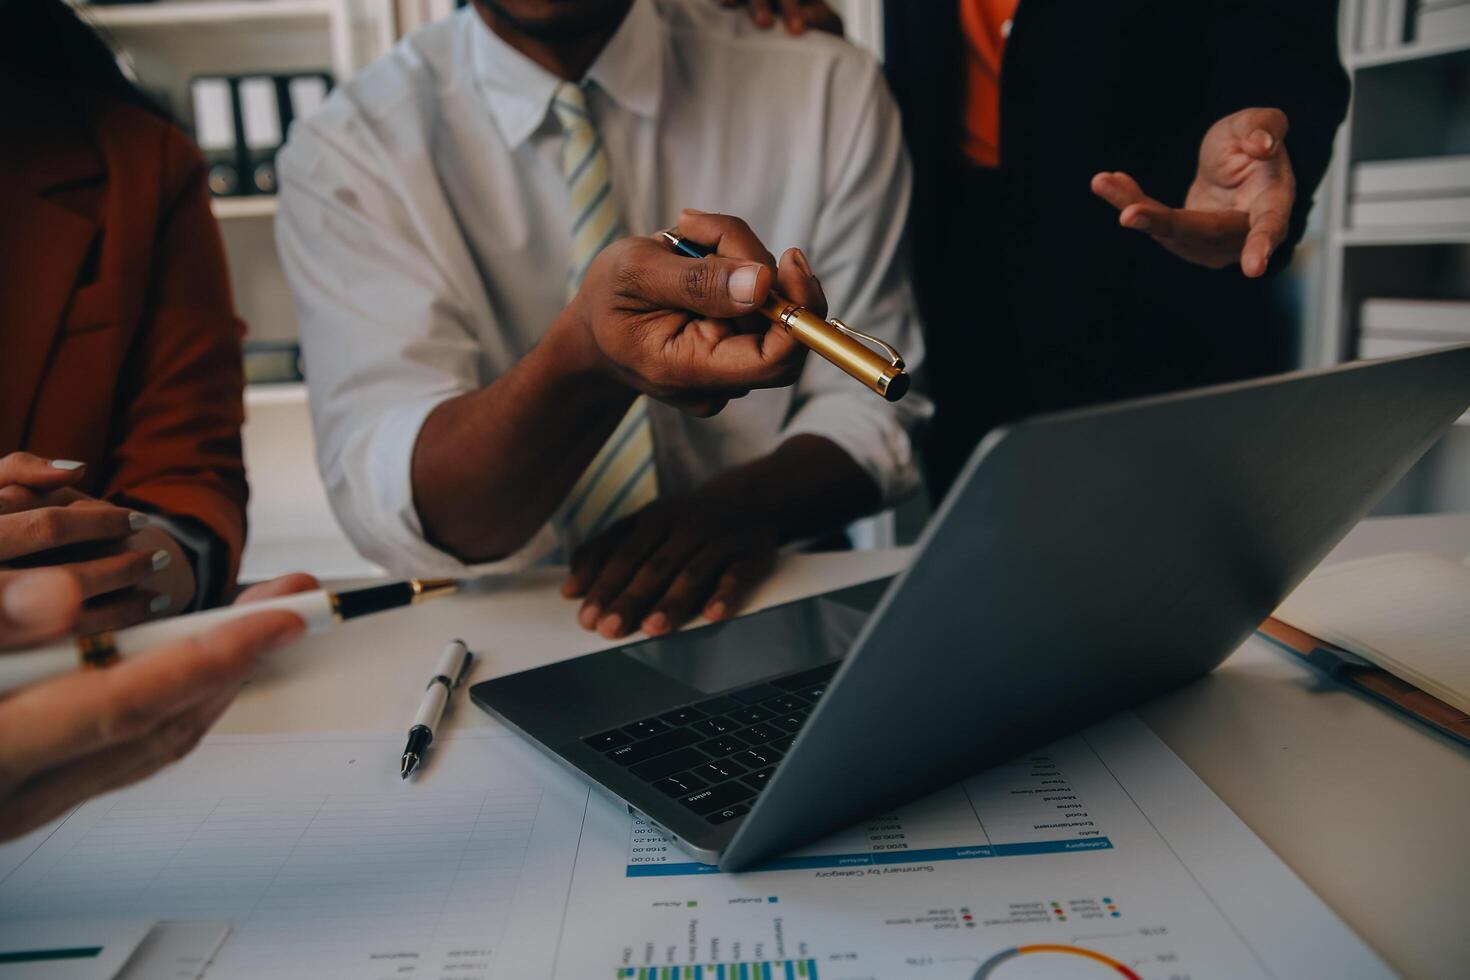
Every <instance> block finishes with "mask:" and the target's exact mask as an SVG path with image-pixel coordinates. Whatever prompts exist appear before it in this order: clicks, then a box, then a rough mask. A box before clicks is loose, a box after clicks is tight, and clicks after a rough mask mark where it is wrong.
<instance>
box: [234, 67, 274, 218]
mask: <svg viewBox="0 0 1470 980" xmlns="http://www.w3.org/2000/svg"><path fill="white" fill-rule="evenodd" d="M239 90H240V129H241V133H242V135H243V137H244V139H243V141H242V143H243V145H244V154H243V157H244V160H243V162H242V164H241V172H242V173H243V174H244V176H245V180H246V183H247V184H248V185H249V188H250V192H251V193H252V194H274V193H275V192H276V151H277V150H279V149H280V148H281V133H282V127H281V106H280V102H279V96H278V95H277V92H276V81H275V79H274V78H271V77H270V76H268V75H254V76H251V77H249V78H242V79H240V81H239Z"/></svg>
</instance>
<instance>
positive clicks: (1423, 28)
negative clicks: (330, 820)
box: [1414, 0, 1470, 41]
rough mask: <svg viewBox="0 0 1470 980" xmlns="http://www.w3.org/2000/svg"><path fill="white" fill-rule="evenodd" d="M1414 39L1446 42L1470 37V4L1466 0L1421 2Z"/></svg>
mask: <svg viewBox="0 0 1470 980" xmlns="http://www.w3.org/2000/svg"><path fill="white" fill-rule="evenodd" d="M1415 21H1416V23H1415V30H1414V37H1415V39H1416V40H1418V41H1446V40H1450V39H1451V38H1457V37H1459V38H1463V37H1470V3H1467V2H1464V0H1448V2H1447V0H1420V3H1419V8H1418V12H1417V17H1416V18H1415Z"/></svg>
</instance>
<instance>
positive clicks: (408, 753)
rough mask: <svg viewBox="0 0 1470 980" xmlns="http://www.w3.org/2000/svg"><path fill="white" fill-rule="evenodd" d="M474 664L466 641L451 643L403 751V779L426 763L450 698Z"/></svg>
mask: <svg viewBox="0 0 1470 980" xmlns="http://www.w3.org/2000/svg"><path fill="white" fill-rule="evenodd" d="M474 661H475V655H474V654H473V653H470V648H469V647H467V646H465V642H464V640H450V641H449V645H448V646H446V647H445V648H444V652H443V653H442V654H440V656H439V666H438V668H437V669H436V670H435V671H434V676H433V677H432V678H431V679H430V680H429V686H428V687H427V688H426V689H425V690H424V699H423V701H421V702H420V703H419V713H418V715H417V716H415V718H414V720H413V727H412V728H410V729H409V730H408V744H407V745H405V746H404V747H403V762H402V765H401V766H399V769H398V775H399V777H400V778H401V779H407V778H408V777H409V774H410V773H412V772H413V771H414V770H415V769H417V768H418V766H419V763H420V762H422V761H423V758H424V751H425V750H426V749H428V747H429V743H430V742H432V741H434V726H435V725H437V724H439V719H441V718H443V717H444V708H445V706H446V705H448V704H449V695H450V694H451V693H452V692H453V691H454V689H455V688H456V687H459V685H460V682H461V681H463V680H464V679H465V675H466V674H468V673H469V672H470V664H472V663H474Z"/></svg>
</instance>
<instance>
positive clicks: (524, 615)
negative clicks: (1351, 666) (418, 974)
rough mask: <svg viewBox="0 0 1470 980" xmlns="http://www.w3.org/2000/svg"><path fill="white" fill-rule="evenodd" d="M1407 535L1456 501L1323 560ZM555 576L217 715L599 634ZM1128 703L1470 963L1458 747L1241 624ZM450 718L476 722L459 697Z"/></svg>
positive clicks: (540, 654) (444, 607)
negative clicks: (1194, 671)
mask: <svg viewBox="0 0 1470 980" xmlns="http://www.w3.org/2000/svg"><path fill="white" fill-rule="evenodd" d="M1408 549H1419V550H1435V551H1439V552H1441V553H1444V554H1448V555H1453V556H1456V557H1464V556H1465V555H1467V554H1470V515H1452V516H1447V517H1446V516H1440V517H1428V518H1391V519H1386V520H1381V521H1368V522H1365V523H1364V524H1363V525H1361V526H1360V527H1359V528H1358V529H1357V530H1355V531H1354V532H1353V534H1352V536H1351V537H1349V539H1348V540H1347V541H1346V542H1344V544H1343V545H1342V546H1341V547H1340V548H1339V549H1338V550H1337V551H1336V552H1334V553H1333V557H1332V558H1331V559H1329V560H1334V559H1342V558H1348V557H1360V556H1363V555H1367V554H1375V553H1380V552H1384V551H1396V550H1408ZM907 557H908V552H906V551H903V550H899V551H881V552H853V553H845V554H825V555H803V556H793V557H790V558H789V559H787V560H786V561H785V563H784V564H783V565H782V567H781V569H780V570H779V572H778V573H777V575H776V576H775V577H774V578H773V579H772V580H771V581H770V582H768V583H767V584H766V585H765V586H764V587H763V588H762V589H761V590H760V592H759V593H758V595H757V596H756V599H755V602H754V605H755V606H757V607H763V606H769V605H773V604H776V603H779V602H783V601H787V600H789V599H793V598H797V597H800V596H803V595H809V594H812V593H814V592H819V591H824V590H827V589H832V588H838V587H841V586H843V585H848V584H852V583H856V582H860V581H864V580H867V579H870V578H874V577H877V576H880V575H884V574H887V573H890V572H893V571H897V570H898V569H899V568H901V567H902V566H903V564H904V562H905V561H906V560H907ZM559 582H560V575H559V573H557V572H556V571H555V570H550V569H546V570H541V571H538V572H536V573H534V574H533V575H530V576H527V577H525V578H521V579H516V580H508V581H504V582H500V583H496V584H494V585H490V586H486V587H483V588H481V589H477V590H476V591H475V592H472V593H468V594H461V595H458V596H454V597H451V598H447V599H441V600H438V601H436V602H433V603H430V604H428V605H425V606H421V607H418V608H415V609H408V610H403V611H400V612H395V613H388V614H385V615H382V616H378V617H373V618H371V619H366V620H363V621H360V622H356V623H350V624H348V625H346V626H344V627H342V628H340V629H338V630H336V631H334V632H332V633H330V634H328V635H325V636H319V637H313V638H311V639H309V640H306V641H304V642H303V643H302V644H301V645H300V646H298V647H296V648H294V649H292V650H290V651H288V652H286V653H284V654H282V655H281V656H279V657H278V658H277V659H276V660H275V661H274V662H273V663H272V664H270V665H269V666H267V667H266V668H264V669H263V670H262V671H261V673H260V674H259V675H258V676H257V677H256V678H255V680H254V681H252V682H251V684H250V686H249V687H248V688H247V689H246V691H245V692H244V693H243V694H242V695H241V696H240V698H239V700H238V701H237V702H236V703H235V705H234V706H233V707H232V708H231V709H230V710H229V712H228V713H227V714H226V715H225V716H224V718H223V719H222V720H221V722H220V724H219V726H218V727H217V728H216V731H219V732H234V733H263V732H297V731H344V730H345V731H389V732H396V731H400V730H406V727H407V725H408V723H409V721H410V720H411V719H412V717H413V714H414V710H415V708H416V707H417V705H418V700H419V695H420V692H421V691H422V689H423V684H424V682H425V680H426V679H427V674H428V671H429V670H430V669H431V665H432V662H433V660H434V658H435V656H436V655H437V653H438V650H439V648H440V646H441V645H442V644H443V643H444V642H446V641H448V640H449V639H451V638H453V637H456V636H458V637H462V638H463V639H464V640H465V641H466V642H468V643H469V644H470V646H471V647H472V648H473V649H474V650H476V651H477V652H481V653H483V656H482V658H481V659H480V661H479V662H478V663H477V664H476V667H475V670H474V674H473V675H472V678H471V681H475V680H483V679H485V678H487V677H491V676H495V675H498V674H504V673H509V672H512V671H516V670H522V669H525V668H527V667H532V666H536V665H538V664H544V663H550V662H552V661H555V660H560V659H564V658H566V657H569V656H573V655H576V654H580V653H585V652H588V651H591V650H594V649H601V648H603V647H606V646H612V645H614V644H611V643H608V642H606V641H603V640H601V639H600V638H599V637H596V636H593V635H592V634H589V633H586V632H584V631H582V630H581V629H580V628H578V627H577V625H576V623H575V621H574V619H573V612H574V611H575V608H576V607H575V606H574V605H573V604H572V603H570V602H568V601H567V600H565V599H562V598H561V596H560V595H559V594H558V593H557V591H556V586H557V585H558V584H559ZM1139 713H1140V714H1141V715H1142V716H1143V718H1144V720H1145V721H1146V722H1147V723H1148V724H1149V725H1150V726H1151V727H1152V728H1153V729H1154V731H1156V732H1157V733H1158V734H1159V736H1160V737H1161V738H1162V739H1163V740H1164V741H1165V742H1166V743H1168V745H1169V746H1170V747H1171V748H1172V749H1173V750H1174V751H1175V752H1176V753H1178V754H1179V755H1180V756H1181V757H1182V758H1183V759H1184V761H1185V762H1187V763H1188V764H1189V765H1190V766H1191V767H1193V768H1194V770H1195V771H1196V772H1198V773H1199V775H1200V776H1201V777H1202V778H1203V779H1204V780H1205V782H1206V783H1208V784H1209V785H1210V787H1211V788H1212V789H1213V790H1214V791H1215V792H1216V793H1217V794H1219V795H1220V797H1221V798H1222V799H1223V800H1224V801H1225V802H1226V803H1227V804H1229V805H1230V807H1231V808H1232V809H1234V810H1235V812H1236V813H1237V814H1239V815H1240V817H1241V818H1242V819H1243V820H1244V821H1245V822H1246V823H1247V824H1248V825H1250V827H1251V828H1252V829H1253V830H1254V831H1255V832H1256V833H1257V834H1259V835H1260V836H1261V838H1262V839H1264V840H1265V841H1266V843H1267V844H1268V845H1270V846H1271V847H1272V848H1273V849H1274V850H1275V851H1276V852H1277V853H1278V854H1279V855H1281V857H1282V858H1283V859H1285V861H1286V862H1287V863H1288V864H1289V865H1290V866H1291V867H1292V868H1293V869H1294V870H1295V871H1296V872H1297V873H1298V874H1299V875H1301V877H1302V878H1303V879H1304V880H1305V881H1306V882H1307V884H1308V885H1310V886H1311V887H1312V888H1313V889H1315V890H1316V892H1317V893H1318V894H1319V895H1321V896H1322V898H1323V899H1325V900H1326V901H1327V902H1328V904H1329V905H1331V906H1332V908H1333V909H1335V910H1336V911H1337V913H1338V914H1339V915H1341V916H1342V917H1343V919H1344V920H1346V921H1347V923H1348V924H1349V925H1350V926H1352V927H1353V928H1354V929H1355V930H1357V932H1358V933H1359V934H1360V935H1361V936H1362V937H1363V938H1364V939H1366V940H1367V941H1368V942H1369V943H1370V944H1372V945H1373V946H1374V948H1375V949H1377V950H1378V952H1379V953H1380V954H1381V955H1382V956H1383V957H1384V958H1385V959H1387V960H1388V962H1389V963H1390V964H1391V965H1392V966H1393V967H1394V968H1395V969H1396V970H1398V971H1399V972H1401V973H1403V974H1404V975H1405V976H1409V977H1416V978H1417V977H1444V978H1451V977H1454V978H1462V977H1465V976H1470V928H1466V923H1467V922H1470V920H1467V918H1466V909H1470V834H1467V832H1466V826H1467V825H1466V814H1470V750H1467V749H1465V748H1464V747H1463V746H1460V745H1458V744H1456V743H1453V742H1451V741H1450V740H1448V739H1446V738H1442V737H1440V736H1438V735H1436V734H1435V733H1433V732H1431V731H1429V730H1427V729H1425V728H1423V727H1422V726H1420V725H1418V724H1416V723H1414V722H1412V721H1409V720H1407V719H1405V718H1403V717H1401V716H1400V715H1398V714H1396V713H1394V712H1392V711H1390V710H1388V709H1386V708H1384V707H1382V706H1380V705H1379V704H1378V703H1376V702H1374V701H1371V700H1369V699H1367V698H1364V697H1361V696H1359V695H1356V694H1354V693H1351V692H1349V691H1346V690H1343V689H1341V688H1339V687H1337V686H1336V685H1335V684H1334V683H1332V682H1331V681H1329V680H1327V679H1326V678H1325V677H1323V676H1322V675H1320V674H1318V673H1317V672H1315V671H1314V670H1312V669H1311V668H1308V667H1306V666H1305V665H1303V664H1301V663H1299V662H1297V661H1295V660H1294V659H1292V658H1291V657H1290V656H1289V655H1287V654H1284V653H1281V652H1278V651H1277V650H1276V649H1275V648H1274V647H1272V646H1270V645H1269V644H1267V643H1265V642H1263V641H1261V640H1258V639H1257V640H1251V641H1249V642H1247V643H1246V644H1245V645H1244V646H1242V647H1241V649H1240V650H1238V651H1237V652H1236V653H1235V654H1234V655H1233V656H1232V657H1231V658H1230V659H1229V660H1228V661H1226V663H1225V664H1224V665H1223V666H1221V667H1220V668H1219V669H1218V670H1216V671H1215V672H1214V673H1212V674H1210V675H1209V676H1208V677H1205V678H1203V679H1201V680H1199V681H1197V682H1195V683H1193V684H1191V685H1189V686H1187V687H1185V688H1183V689H1181V690H1179V691H1176V692H1174V693H1173V694H1170V695H1167V696H1165V697H1163V698H1161V699H1159V700H1158V701H1155V702H1153V703H1151V704H1148V705H1145V706H1144V707H1143V708H1141V709H1140V712H1139ZM449 721H450V724H451V727H466V726H479V725H485V724H488V723H489V719H488V718H487V717H486V716H485V715H483V714H482V713H481V712H479V711H478V710H477V709H475V708H474V707H473V706H471V705H470V704H468V702H467V701H464V700H459V701H457V707H456V709H455V710H454V711H453V712H452V714H451V715H450V716H449Z"/></svg>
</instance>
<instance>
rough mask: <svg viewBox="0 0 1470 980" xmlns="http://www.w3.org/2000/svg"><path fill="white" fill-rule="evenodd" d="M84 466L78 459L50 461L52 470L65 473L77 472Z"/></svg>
mask: <svg viewBox="0 0 1470 980" xmlns="http://www.w3.org/2000/svg"><path fill="white" fill-rule="evenodd" d="M86 465H87V464H86V463H84V462H82V461H81V460H79V459H53V460H52V461H51V468H52V469H53V470H66V471H67V472H71V471H73V470H79V469H81V468H82V467H83V466H86Z"/></svg>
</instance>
